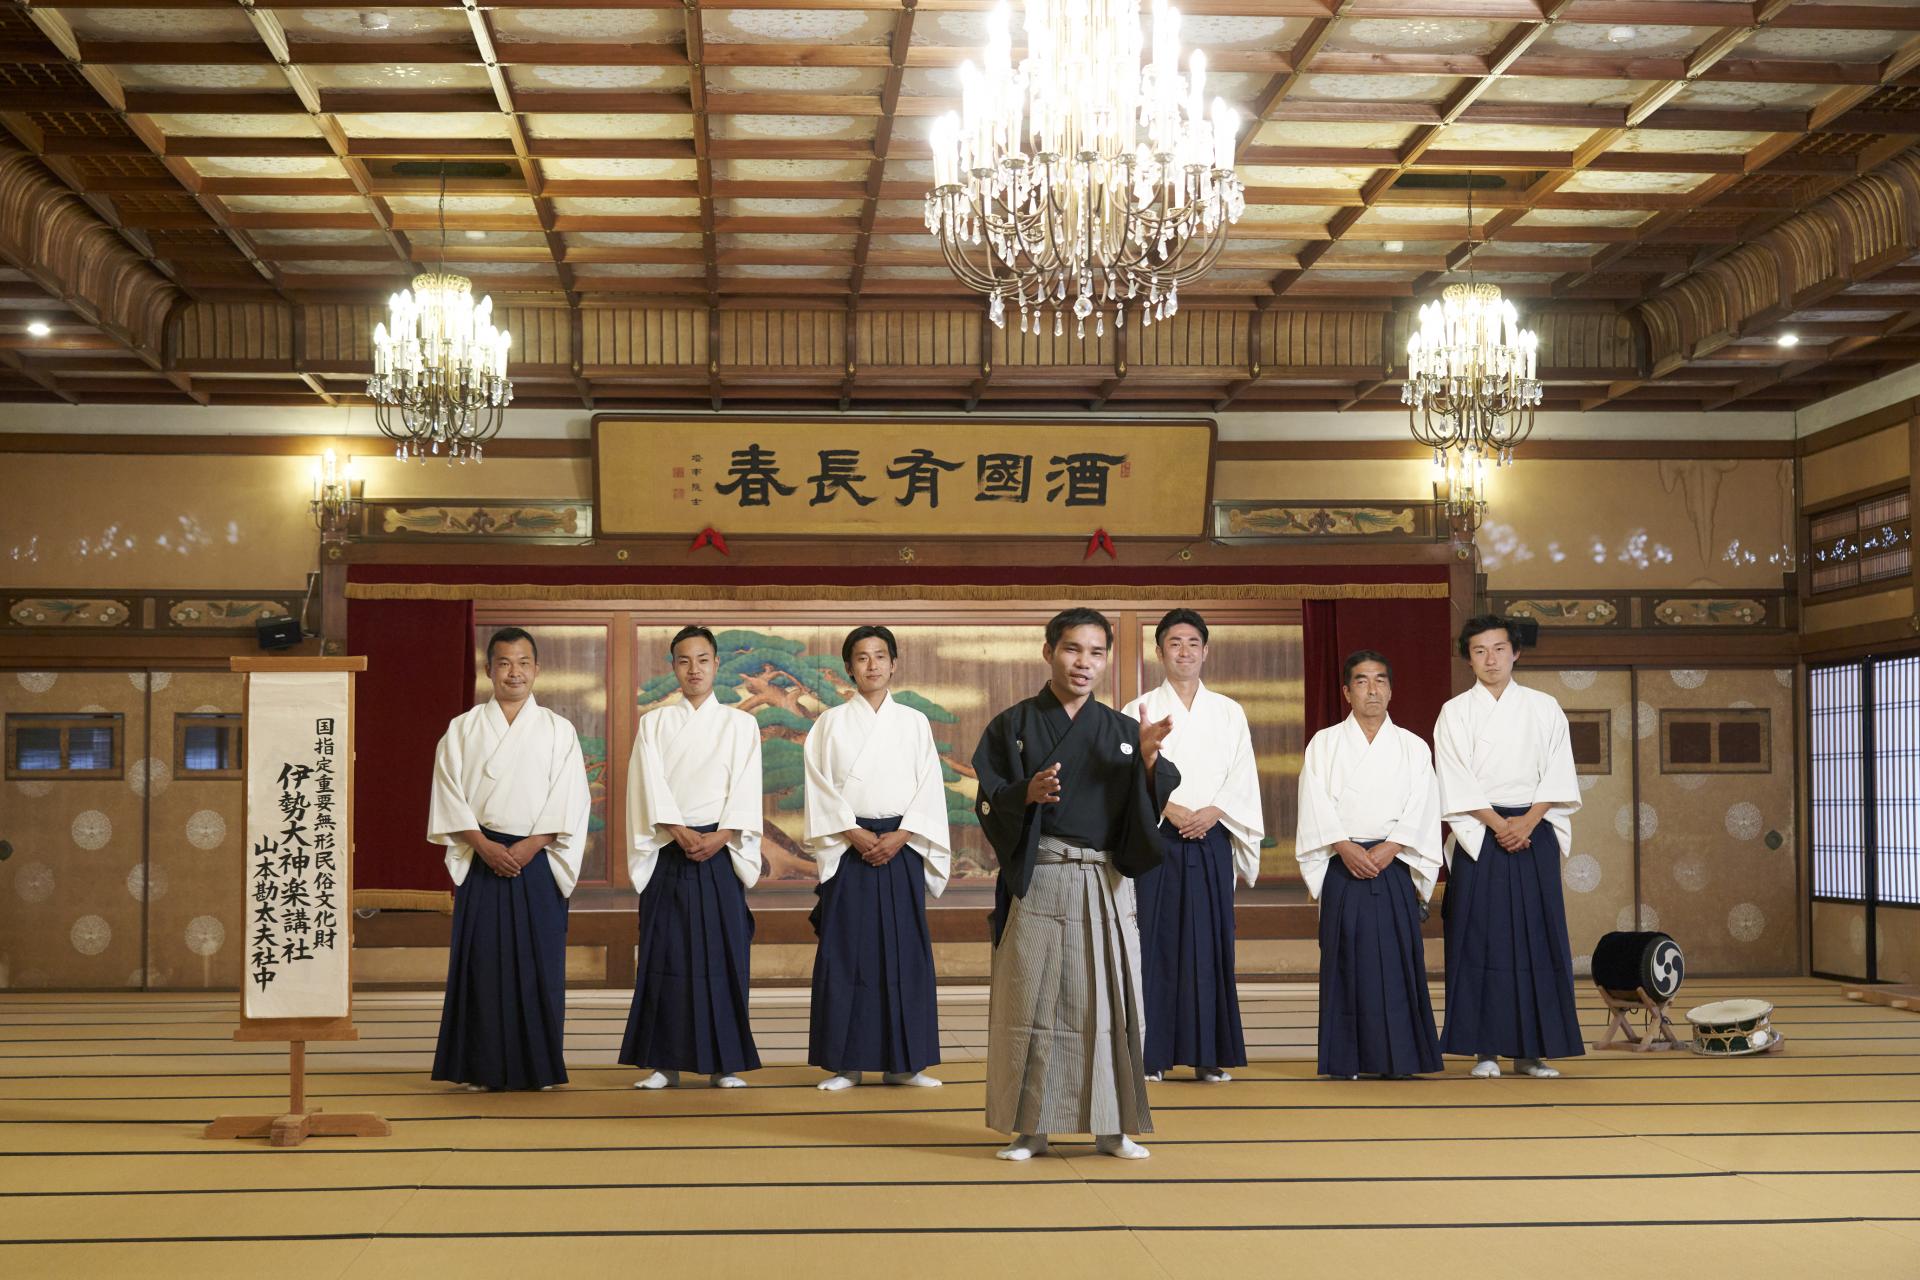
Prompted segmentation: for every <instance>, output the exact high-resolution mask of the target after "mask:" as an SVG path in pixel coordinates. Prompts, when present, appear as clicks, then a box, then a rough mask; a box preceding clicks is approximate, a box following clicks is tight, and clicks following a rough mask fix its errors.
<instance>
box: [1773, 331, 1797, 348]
mask: <svg viewBox="0 0 1920 1280" xmlns="http://www.w3.org/2000/svg"><path fill="white" fill-rule="evenodd" d="M1777 341H1778V342H1779V343H1780V345H1781V346H1783V347H1797V346H1799V345H1800V335H1799V334H1797V333H1783V334H1781V335H1780V337H1779V338H1778V339H1777Z"/></svg>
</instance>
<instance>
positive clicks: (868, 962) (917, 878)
mask: <svg viewBox="0 0 1920 1280" xmlns="http://www.w3.org/2000/svg"><path fill="white" fill-rule="evenodd" d="M856 821H858V822H859V824H860V825H861V826H862V827H864V828H865V829H866V830H868V831H871V832H873V833H875V834H876V835H886V834H887V833H888V832H891V831H897V830H899V828H900V819H898V818H859V819H856ZM814 893H815V894H816V895H817V896H818V897H819V899H820V904H819V906H817V907H816V908H814V931H815V932H816V933H818V934H819V935H820V947H819V950H818V951H817V952H816V953H815V955H814V960H813V1011H812V1015H811V1019H810V1022H809V1025H808V1030H807V1061H808V1062H810V1063H812V1064H813V1065H814V1066H816V1067H819V1068H821V1069H822V1070H825V1071H831V1072H833V1073H835V1074H836V1075H838V1074H843V1073H846V1072H850V1071H882V1072H896V1073H903V1074H910V1073H913V1072H917V1071H921V1070H923V1069H925V1068H927V1067H930V1066H933V1065H934V1064H935V1063H937V1062H939V1061H940V1018H939V1014H938V1012H937V1008H938V1005H937V991H936V988H935V982H934V974H933V938H932V935H931V934H929V933H928V931H927V900H926V894H927V881H926V867H925V863H924V860H923V859H922V858H921V856H920V853H919V851H917V850H915V849H914V848H912V847H911V846H908V847H907V848H904V849H902V850H900V852H899V853H898V854H896V855H894V857H893V859H892V861H890V862H888V863H887V864H886V865H885V866H883V867H876V866H871V865H869V864H868V863H867V862H865V861H864V860H862V859H861V857H860V855H859V854H857V853H855V852H854V851H853V850H852V849H848V850H847V851H846V853H845V854H843V855H842V856H841V858H840V865H839V866H838V867H836V868H835V869H834V873H833V876H832V878H831V879H828V880H825V881H823V882H822V883H821V884H820V885H819V887H818V888H816V889H815V890H814Z"/></svg>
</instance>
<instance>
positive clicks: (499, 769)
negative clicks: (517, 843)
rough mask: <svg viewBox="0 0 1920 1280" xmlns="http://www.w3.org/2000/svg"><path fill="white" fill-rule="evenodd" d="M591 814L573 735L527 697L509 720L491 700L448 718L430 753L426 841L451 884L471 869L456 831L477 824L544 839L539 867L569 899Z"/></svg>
mask: <svg viewBox="0 0 1920 1280" xmlns="http://www.w3.org/2000/svg"><path fill="white" fill-rule="evenodd" d="M592 811H593V801H592V797H591V796H590V794H589V792H588V789H587V767H586V762H585V760H584V759H583V758H582V756H581V754H580V735H579V733H578V732H577V731H576V730H575V729H574V727H573V724H572V722H571V721H569V720H568V719H567V718H566V717H565V716H562V715H560V714H558V713H557V712H554V711H549V710H548V709H547V708H545V707H543V706H541V705H540V704H539V703H538V702H536V701H535V700H534V698H533V695H532V694H528V695H527V700H526V701H525V702H524V703H522V704H521V705H520V710H519V712H518V713H517V714H516V715H515V716H514V718H513V719H512V720H508V719H507V716H506V713H505V712H504V711H502V710H501V709H500V704H499V702H497V701H496V700H494V699H492V698H489V699H487V700H486V701H485V702H483V703H481V704H480V705H479V706H477V707H473V708H471V709H470V710H467V711H464V712H462V713H461V714H459V715H457V716H455V717H454V718H453V722H452V723H451V724H449V725H448V726H447V732H446V734H445V736H443V737H442V738H441V739H440V747H439V750H437V751H436V752H435V753H434V758H433V800H432V804H431V806H430V808H429V809H428V814H427V839H429V840H431V841H433V842H434V843H435V844H443V845H445V846H446V847H447V853H446V860H447V873H448V874H449V875H451V876H452V877H453V882H454V884H456V885H459V884H464V883H465V882H466V879H467V872H468V871H469V870H470V869H471V868H472V866H473V846H472V845H470V844H468V843H467V842H466V841H464V840H462V839H460V833H461V832H462V831H477V830H479V829H480V828H481V827H485V828H487V829H488V830H489V831H498V832H501V833H503V834H507V835H516V836H534V835H552V836H553V842H552V843H551V844H549V845H548V846H547V864H548V866H550V867H551V868H552V869H553V882H554V884H555V885H556V886H558V887H559V889H560V892H561V893H562V894H563V895H566V896H569V897H570V896H572V894H573V886H574V885H575V884H576V883H577V882H578V881H579V879H580V859H581V856H582V854H583V853H584V851H585V848H586V843H587V824H588V822H589V821H590V820H591V818H592Z"/></svg>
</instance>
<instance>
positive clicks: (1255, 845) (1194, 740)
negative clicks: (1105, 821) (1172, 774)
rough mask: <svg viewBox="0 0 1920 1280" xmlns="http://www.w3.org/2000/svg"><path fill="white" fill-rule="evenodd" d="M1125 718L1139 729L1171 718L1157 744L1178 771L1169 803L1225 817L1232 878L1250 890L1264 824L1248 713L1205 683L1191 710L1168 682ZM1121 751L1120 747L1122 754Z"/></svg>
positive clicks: (1145, 696) (1130, 705)
mask: <svg viewBox="0 0 1920 1280" xmlns="http://www.w3.org/2000/svg"><path fill="white" fill-rule="evenodd" d="M1126 713H1127V714H1128V715H1130V716H1132V717H1133V718H1134V719H1135V720H1138V721H1140V723H1142V724H1154V723H1156V722H1158V721H1161V720H1164V719H1166V718H1167V717H1168V716H1172V717H1173V730H1172V732H1170V733H1168V734H1167V736H1166V739H1165V741H1163V742H1162V743H1161V744H1160V753H1161V754H1162V755H1164V756H1165V757H1166V758H1167V759H1169V760H1171V761H1173V763H1174V767H1176V768H1177V769H1179V770H1180V785H1179V786H1178V787H1176V788H1174V792H1173V796H1172V800H1171V803H1173V804H1177V805H1182V806H1184V807H1185V808H1188V809H1204V808H1206V807H1207V806H1208V805H1212V806H1213V807H1214V808H1216V809H1218V810H1220V812H1221V813H1222V814H1224V815H1225V816H1224V817H1223V818H1221V820H1220V821H1221V825H1223V826H1224V827H1226V829H1227V837H1228V839H1229V840H1230V842H1231V843H1232V845H1233V870H1234V874H1235V875H1236V876H1238V877H1239V878H1240V881H1241V883H1243V884H1245V885H1248V886H1249V887H1251V886H1252V884H1253V882H1254V881H1255V880H1256V879H1257V878H1258V877H1259V875H1260V840H1261V838H1262V837H1263V836H1265V835H1266V823H1265V820H1264V819H1263V818H1262V817H1261V812H1260V776H1259V773H1258V771H1257V770H1256V769H1255V767H1254V758H1253V730H1252V729H1251V728H1250V727H1249V726H1248V724H1247V713H1246V712H1245V711H1244V710H1243V709H1242V708H1241V706H1240V704H1239V703H1237V702H1235V701H1234V700H1233V699H1232V698H1229V697H1227V696H1226V695H1225V694H1221V693H1215V692H1214V691H1213V690H1211V689H1209V688H1207V686H1206V685H1205V684H1204V683H1201V684H1200V685H1199V687H1198V688H1196V689H1195V690H1194V693H1193V706H1192V707H1188V706H1187V704H1186V703H1184V702H1182V701H1181V700H1180V695H1179V694H1178V693H1177V692H1175V691H1174V688H1173V685H1172V684H1171V683H1167V682H1162V683H1161V685H1160V687H1159V688H1157V689H1153V690H1150V691H1149V692H1147V693H1144V694H1142V695H1141V696H1140V697H1138V698H1135V699H1134V700H1133V701H1132V702H1130V703H1128V704H1127V707H1126ZM1126 749H1127V747H1126V744H1124V743H1123V744H1121V750H1123V751H1124V750H1126Z"/></svg>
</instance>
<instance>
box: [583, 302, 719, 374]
mask: <svg viewBox="0 0 1920 1280" xmlns="http://www.w3.org/2000/svg"><path fill="white" fill-rule="evenodd" d="M580 339H581V341H580V347H581V350H580V363H581V364H582V365H583V366H585V367H587V368H589V369H591V368H595V367H600V368H605V367H608V366H628V367H631V366H662V367H669V368H671V367H676V366H685V365H701V366H704V365H705V364H706V363H707V313H706V312H705V311H704V310H695V309H691V308H666V307H583V308H581V310H580Z"/></svg>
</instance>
